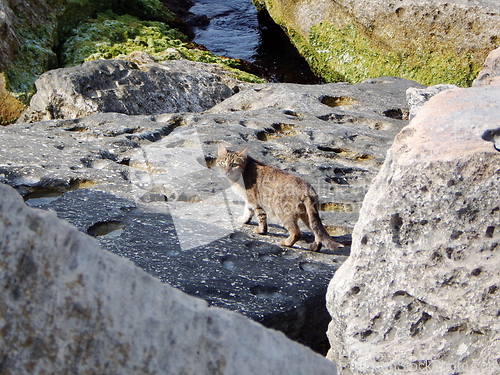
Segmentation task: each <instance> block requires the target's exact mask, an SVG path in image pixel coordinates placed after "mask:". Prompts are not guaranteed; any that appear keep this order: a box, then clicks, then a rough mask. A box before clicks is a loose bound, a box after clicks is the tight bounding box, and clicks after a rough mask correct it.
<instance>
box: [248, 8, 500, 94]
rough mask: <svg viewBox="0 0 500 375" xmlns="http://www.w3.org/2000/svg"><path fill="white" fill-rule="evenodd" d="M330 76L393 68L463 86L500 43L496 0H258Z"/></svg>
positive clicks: (354, 77)
mask: <svg viewBox="0 0 500 375" xmlns="http://www.w3.org/2000/svg"><path fill="white" fill-rule="evenodd" d="M254 3H255V4H256V5H257V6H258V7H259V8H266V9H267V11H268V12H269V14H270V15H271V17H273V19H274V20H275V21H276V23H278V24H280V25H281V26H282V27H283V28H284V29H286V30H288V34H289V36H290V38H291V39H292V41H293V42H294V44H295V45H296V46H297V48H298V49H299V51H300V52H301V53H302V54H303V55H304V56H305V57H306V59H307V60H308V62H309V64H310V65H311V66H312V67H313V69H314V70H315V71H316V72H318V74H320V75H321V76H322V77H323V78H325V79H326V80H327V81H329V82H332V81H333V82H336V81H339V80H346V81H349V82H359V81H360V80H362V79H365V78H369V77H379V76H383V75H395V76H398V77H404V78H407V79H412V80H415V81H417V82H420V83H423V84H426V85H436V84H443V83H450V84H456V85H458V86H468V85H470V84H471V82H472V80H473V79H474V78H475V77H476V75H477V72H478V71H479V69H480V67H481V64H482V63H483V61H484V59H485V58H486V56H487V55H488V53H489V52H490V51H491V50H492V49H494V48H496V47H498V46H499V43H500V42H499V35H500V22H499V20H500V5H499V4H498V2H497V1H495V0H481V1H474V2H469V1H463V0H452V1H434V0H402V1H397V2H388V1H373V0H340V1H325V0H298V1H296V0H255V1H254Z"/></svg>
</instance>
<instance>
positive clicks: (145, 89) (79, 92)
mask: <svg viewBox="0 0 500 375" xmlns="http://www.w3.org/2000/svg"><path fill="white" fill-rule="evenodd" d="M129 59H130V60H135V61H137V62H138V63H136V62H134V61H122V60H96V61H90V62H87V63H84V64H82V65H81V66H77V67H73V68H65V69H56V70H51V71H49V72H46V73H44V74H43V75H42V76H41V77H40V78H39V79H38V80H37V81H36V83H35V84H36V88H37V92H36V94H35V95H34V96H33V98H32V99H31V102H30V107H29V108H28V109H27V110H26V111H25V113H24V114H23V115H22V116H21V118H20V119H19V121H20V122H36V121H43V120H52V119H74V118H78V117H84V116H88V115H90V114H92V113H97V112H100V113H102V112H116V113H124V114H128V115H149V114H159V113H167V112H201V111H203V110H206V109H208V108H211V107H213V106H214V105H215V104H217V103H219V102H221V101H222V100H224V99H226V98H228V97H229V96H231V95H233V91H232V89H231V88H230V87H229V86H228V85H227V84H232V86H233V87H234V86H236V84H237V81H236V80H234V79H232V78H230V77H228V76H227V75H224V74H223V73H221V71H222V69H221V71H214V70H216V69H214V68H213V67H212V66H211V65H209V64H203V63H194V62H185V61H182V62H181V61H166V62H163V63H154V62H151V61H147V60H146V61H145V60H144V59H138V58H137V57H136V58H135V59H134V58H133V57H132V58H129Z"/></svg>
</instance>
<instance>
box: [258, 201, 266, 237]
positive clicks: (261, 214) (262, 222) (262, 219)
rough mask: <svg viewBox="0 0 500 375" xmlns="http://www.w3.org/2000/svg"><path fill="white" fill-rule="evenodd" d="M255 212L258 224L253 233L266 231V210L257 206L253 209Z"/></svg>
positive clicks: (264, 232)
mask: <svg viewBox="0 0 500 375" xmlns="http://www.w3.org/2000/svg"><path fill="white" fill-rule="evenodd" d="M255 213H256V214H257V221H258V222H259V226H258V227H257V228H255V233H257V234H266V233H267V215H266V212H265V211H264V210H263V209H262V207H257V208H256V209H255Z"/></svg>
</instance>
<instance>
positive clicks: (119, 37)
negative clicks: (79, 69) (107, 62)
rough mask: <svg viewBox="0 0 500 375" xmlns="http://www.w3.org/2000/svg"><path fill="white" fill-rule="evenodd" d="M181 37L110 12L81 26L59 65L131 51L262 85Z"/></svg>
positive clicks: (161, 26)
mask: <svg viewBox="0 0 500 375" xmlns="http://www.w3.org/2000/svg"><path fill="white" fill-rule="evenodd" d="M191 47H192V45H191V44H190V43H188V42H187V40H186V38H185V36H184V35H183V34H181V33H180V32H178V31H177V30H175V29H172V28H169V27H168V26H167V25H166V24H164V23H162V22H156V21H140V20H139V19H137V18H136V17H133V16H130V15H124V16H118V15H116V14H114V13H112V12H111V11H107V12H105V13H101V14H99V15H98V17H97V18H96V19H92V20H87V21H86V22H81V23H80V24H79V26H78V27H77V28H76V29H74V30H73V35H72V36H71V37H70V38H69V39H68V40H67V41H66V42H65V43H64V44H63V46H62V48H61V54H60V56H61V62H62V64H63V66H65V67H69V66H74V65H78V64H81V63H83V62H85V61H91V60H96V59H110V58H115V57H120V56H126V55H128V54H130V53H131V52H134V51H143V52H147V53H149V54H150V55H151V56H153V58H154V59H155V60H156V61H164V60H170V59H176V58H183V59H187V60H191V61H200V62H205V63H211V64H218V65H220V66H222V67H224V68H226V69H228V70H230V71H231V72H232V74H233V75H234V76H235V78H237V79H240V80H244V81H247V82H264V81H263V80H261V79H259V78H258V77H256V76H253V75H251V74H248V73H245V72H242V71H239V70H237V68H238V67H239V64H238V63H237V61H236V60H233V59H224V58H221V57H219V56H216V55H214V54H212V53H210V52H207V51H202V50H198V49H193V48H191Z"/></svg>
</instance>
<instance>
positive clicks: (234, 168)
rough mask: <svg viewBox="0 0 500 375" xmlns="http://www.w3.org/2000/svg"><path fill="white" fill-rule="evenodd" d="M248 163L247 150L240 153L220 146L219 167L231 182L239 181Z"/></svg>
mask: <svg viewBox="0 0 500 375" xmlns="http://www.w3.org/2000/svg"><path fill="white" fill-rule="evenodd" d="M246 162H247V149H246V148H245V149H244V150H242V151H239V152H232V151H228V150H227V149H226V148H225V147H224V146H223V145H221V144H219V153H218V155H217V161H216V163H217V166H218V167H219V168H220V169H221V171H222V172H223V173H224V174H225V176H226V177H227V178H229V179H230V180H231V181H238V180H239V179H240V177H241V174H242V173H243V170H244V169H245V165H246Z"/></svg>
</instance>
